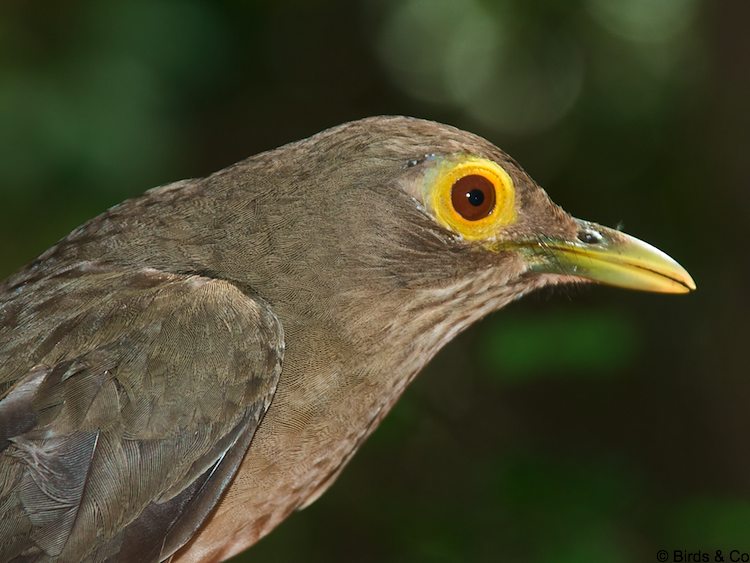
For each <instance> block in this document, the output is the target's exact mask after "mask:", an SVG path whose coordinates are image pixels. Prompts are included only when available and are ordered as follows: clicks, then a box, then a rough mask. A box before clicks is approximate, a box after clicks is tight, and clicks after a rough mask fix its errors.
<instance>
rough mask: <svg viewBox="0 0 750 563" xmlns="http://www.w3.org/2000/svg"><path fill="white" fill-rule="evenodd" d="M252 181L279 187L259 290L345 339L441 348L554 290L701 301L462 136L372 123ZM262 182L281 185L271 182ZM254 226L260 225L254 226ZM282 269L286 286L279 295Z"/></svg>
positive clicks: (271, 191) (668, 269)
mask: <svg viewBox="0 0 750 563" xmlns="http://www.w3.org/2000/svg"><path fill="white" fill-rule="evenodd" d="M244 167H248V168H246V170H247V173H246V174H245V175H244V176H245V177H250V178H253V181H254V182H256V183H257V182H261V185H267V186H269V188H267V189H261V190H260V191H261V192H262V196H261V200H260V201H255V202H254V204H253V206H252V208H253V209H254V210H256V212H257V216H259V217H262V218H263V219H262V220H263V221H264V222H266V223H268V222H269V221H270V222H271V224H267V225H266V227H265V231H264V233H263V237H264V239H263V240H264V241H265V240H266V238H268V237H269V236H270V237H273V238H274V239H275V242H274V243H273V244H272V245H267V244H264V245H263V246H262V247H261V248H272V249H273V252H270V253H269V252H265V253H263V254H262V255H255V256H254V257H253V258H252V260H253V266H254V267H253V269H252V271H254V272H256V273H257V274H258V278H257V279H256V280H252V285H253V287H256V288H260V289H261V294H264V295H268V296H269V299H270V300H271V301H272V302H273V303H275V304H278V305H279V306H280V307H281V308H282V309H283V308H284V304H285V303H287V304H289V306H290V307H292V308H296V309H297V311H296V314H295V316H297V317H299V318H304V317H305V316H306V315H308V314H315V315H319V316H321V315H322V316H323V317H326V318H327V317H331V316H333V315H336V316H338V317H341V316H342V315H343V316H344V317H347V319H343V320H342V319H341V318H337V319H335V321H337V322H341V324H342V325H346V327H347V328H346V329H343V330H346V331H347V332H349V333H360V334H363V335H365V334H366V335H367V336H368V338H369V339H372V337H373V334H374V333H373V330H376V331H377V332H378V333H379V334H380V335H386V334H387V333H389V331H395V332H396V333H397V334H398V335H400V336H398V337H399V338H402V339H403V338H404V335H403V332H404V331H405V330H408V332H409V333H410V334H411V335H413V334H422V333H424V331H429V332H430V333H435V334H436V335H438V336H439V337H438V340H439V341H440V342H439V343H438V342H437V341H436V342H435V345H436V346H437V347H439V345H442V344H444V343H445V342H447V340H449V339H450V338H452V336H454V335H455V334H456V332H458V331H460V330H462V329H463V328H465V327H467V326H468V325H469V324H471V323H472V322H474V321H475V320H477V319H478V318H481V317H482V316H484V315H486V314H488V313H490V312H492V311H494V310H497V309H499V308H501V307H502V306H503V305H505V304H507V303H508V302H509V301H512V300H514V299H517V298H518V297H520V296H522V295H524V294H526V293H528V292H529V291H531V290H534V289H537V288H539V287H542V286H545V285H550V284H559V283H571V282H582V283H583V282H598V283H604V284H609V285H614V286H620V287H625V288H630V289H639V290H646V291H655V292H664V293H684V292H688V291H690V290H693V289H695V284H694V282H693V280H692V278H691V277H690V275H689V274H688V273H687V272H686V271H685V270H684V269H683V268H682V267H681V266H680V265H679V264H677V262H675V261H674V260H672V259H671V258H670V257H669V256H667V255H666V254H664V253H663V252H661V251H659V250H657V249H656V248H654V247H653V246H651V245H649V244H647V243H645V242H642V241H640V240H638V239H636V238H634V237H631V236H629V235H626V234H625V233H622V232H620V231H618V230H614V229H609V228H606V227H602V226H600V225H597V224H595V223H591V222H588V221H583V220H580V219H576V218H574V217H573V216H571V215H569V214H568V213H567V212H565V211H564V210H563V209H562V208H560V207H559V206H557V205H555V204H554V203H553V202H552V201H551V200H550V198H549V197H548V196H547V194H546V192H545V191H544V190H543V189H542V188H541V187H540V186H539V185H537V184H536V182H534V180H532V179H531V177H530V176H529V175H528V174H526V172H524V171H523V169H522V168H521V167H520V166H519V165H518V164H517V163H516V162H515V161H514V160H513V159H512V158H511V157H509V156H508V155H507V154H506V153H504V152H503V151H502V150H500V149H499V148H497V147H496V146H494V145H493V144H492V143H490V142H489V141H487V140H485V139H483V138H481V137H478V136H476V135H473V134H471V133H467V132H465V131H461V130H459V129H456V128H454V127H449V126H446V125H442V124H438V123H434V122H431V121H424V120H420V119H413V118H406V117H374V118H368V119H363V120H359V121H354V122H351V123H347V124H344V125H341V126H338V127H335V128H333V129H329V130H327V131H324V132H322V133H319V134H318V135H315V136H313V137H311V138H309V139H305V140H303V141H300V142H298V143H293V144H291V145H287V146H285V147H281V148H280V149H277V150H275V151H271V152H269V153H264V154H263V155H259V156H258V157H254V158H252V159H250V160H249V161H246V163H245V165H244ZM242 169H243V165H242V164H241V165H240V172H241V171H242ZM261 169H262V170H263V173H264V175H265V174H270V176H271V178H270V179H268V180H265V179H261V180H259V179H258V178H259V174H258V170H261ZM279 178H283V179H284V181H283V182H281V183H280V182H279V180H278V179H279ZM256 193H257V192H256ZM280 210H281V211H280ZM225 216H226V215H225ZM243 222H244V224H245V225H247V224H248V223H252V221H247V220H246V218H244V216H243ZM228 227H230V225H229V224H228ZM245 242H246V240H245ZM261 262H266V263H267V264H268V268H261V267H259V264H260V263H261ZM279 267H282V268H283V272H284V276H285V280H286V281H285V284H284V285H283V286H281V287H275V286H273V279H274V277H275V276H276V275H278V270H279ZM264 272H265V273H264ZM269 280H271V282H270V283H271V284H272V285H271V286H269V285H268V284H269ZM264 285H265V286H266V289H267V291H263V286H264ZM280 291H281V292H283V295H282V294H280V293H279V292H280ZM300 308H301V309H304V310H303V311H300ZM363 311H366V314H363ZM334 324H335V323H334ZM365 324H366V325H368V326H363V325H365ZM355 325H356V326H355ZM357 327H358V328H359V330H357ZM387 340H388V339H387V338H384V340H383V342H386V341H387Z"/></svg>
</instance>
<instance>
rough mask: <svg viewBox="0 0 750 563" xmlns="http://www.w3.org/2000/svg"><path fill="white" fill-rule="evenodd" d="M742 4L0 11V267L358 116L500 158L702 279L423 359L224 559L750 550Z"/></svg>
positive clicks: (588, 302)
mask: <svg viewBox="0 0 750 563" xmlns="http://www.w3.org/2000/svg"><path fill="white" fill-rule="evenodd" d="M749 19H750V3H748V2H746V1H743V0H736V1H711V0H569V1H566V2H555V1H552V0H546V1H545V0H533V1H528V0H527V1H521V0H516V1H512V0H460V1H458V0H402V1H399V2H396V1H377V0H369V1H368V0H360V1H356V2H354V1H346V0H329V1H319V2H312V1H308V2H304V1H302V0H296V1H294V0H293V1H285V2H281V1H279V2H272V1H251V2H240V1H239V0H222V1H216V0H213V1H210V2H209V1H205V2H199V1H197V0H189V1H176V0H175V1H158V0H157V1H154V0H152V1H146V0H138V1H129V2H101V1H93V0H91V1H68V2H28V1H22V0H18V1H16V0H3V2H2V5H1V6H0V241H2V242H1V243H0V277H4V276H6V275H8V274H10V273H11V272H12V271H14V270H15V269H17V268H19V267H20V266H22V265H23V264H24V263H26V262H27V261H29V260H31V259H32V258H33V257H35V256H36V255H37V254H38V253H40V252H41V251H42V250H44V249H45V248H47V247H48V246H49V245H51V244H52V243H53V242H54V241H55V240H57V239H59V238H61V237H63V236H64V235H66V234H67V233H68V232H69V231H70V230H71V229H72V228H74V227H75V226H77V225H79V224H80V223H82V222H83V221H84V220H86V219H88V218H90V217H92V216H94V215H96V214H98V213H99V212H101V211H103V210H104V209H106V208H107V207H108V206H110V205H113V204H115V203H117V202H119V201H121V200H122V199H124V198H126V197H130V196H134V195H136V194H139V193H141V192H143V191H145V190H146V189H148V188H150V187H153V186H156V185H159V184H164V183H168V182H170V181H174V180H177V179H181V178H187V177H193V176H201V175H205V174H208V173H210V172H212V171H215V170H217V169H219V168H222V167H224V166H226V165H228V164H230V163H232V162H234V161H237V160H239V159H242V158H244V157H246V156H248V155H250V154H253V153H256V152H258V151H261V150H264V149H270V148H273V147H276V146H278V145H280V144H283V143H285V142H288V141H292V140H296V139H299V138H302V137H305V136H308V135H310V134H312V133H315V132H317V131H319V130H321V129H323V128H326V127H328V126H332V125H335V124H338V123H341V122H343V121H347V120H350V119H355V118H359V117H363V116H368V115H374V114H382V113H389V114H407V115H414V116H419V117H426V118H431V119H436V120H438V121H443V122H447V123H451V124H454V125H457V126H459V127H462V128H465V129H468V130H471V131H474V132H477V133H480V134H482V135H484V136H486V137H488V138H489V139H491V140H492V141H494V142H495V143H496V144H498V145H499V146H501V147H503V148H504V149H505V150H506V151H508V152H509V153H511V154H512V155H514V156H515V157H516V158H517V159H518V160H519V161H520V162H521V163H522V164H523V165H524V166H525V167H526V168H527V170H528V171H529V172H530V173H531V174H532V176H534V177H535V178H536V179H537V180H538V181H539V182H540V183H541V184H542V185H543V186H545V188H546V189H547V190H548V192H549V193H550V194H551V195H552V197H553V198H554V199H555V201H557V202H558V203H560V204H561V205H563V206H564V207H565V208H566V209H568V210H569V211H571V212H572V213H574V214H575V215H577V216H580V217H584V218H587V219H591V220H595V221H598V222H601V223H603V224H610V225H617V224H622V225H623V227H624V228H625V230H626V231H627V232H629V233H632V234H634V235H636V236H639V237H641V238H644V239H645V240H648V241H650V242H652V243H653V244H655V245H657V246H659V247H660V248H662V249H664V250H665V251H667V252H669V253H670V254H672V255H673V256H674V257H676V258H677V259H678V260H679V261H680V262H681V263H682V264H683V265H684V266H686V267H687V268H688V270H690V272H691V273H692V274H693V276H694V278H695V279H696V281H697V283H698V288H699V290H698V292H697V293H695V294H693V295H690V296H687V297H665V296H657V295H647V294H636V293H628V292H624V291H617V290H612V289H608V288H593V287H592V288H589V287H586V288H582V289H558V290H555V291H554V292H549V291H547V292H542V293H541V294H538V295H535V296H532V297H530V298H527V299H525V300H524V301H522V302H520V303H516V304H514V305H512V306H510V307H508V308H507V309H505V310H504V311H502V312H500V313H497V314H495V315H493V316H491V317H490V318H488V319H486V320H485V321H483V322H482V323H480V324H479V325H478V326H476V327H474V328H473V329H472V330H470V331H468V332H467V333H466V334H464V335H462V336H461V337H460V338H458V339H457V340H456V341H455V342H453V343H452V344H451V345H450V346H448V347H447V349H445V350H444V351H443V352H442V353H441V354H440V355H439V357H438V358H436V359H435V360H434V361H433V363H432V364H431V365H430V367H429V368H428V369H427V370H425V372H424V373H423V374H422V375H421V376H420V377H419V378H418V380H417V381H416V383H415V384H414V385H413V386H412V387H411V388H410V389H409V390H408V392H407V393H406V394H405V396H404V397H403V399H402V400H401V401H400V403H399V404H398V406H397V407H396V408H395V410H394V412H393V413H392V414H391V415H390V416H389V417H388V418H387V419H386V421H385V422H384V423H383V425H382V426H381V428H380V429H379V430H378V431H377V432H376V433H375V434H374V436H373V437H372V438H371V439H370V440H369V441H368V442H367V443H366V444H365V446H364V447H363V448H362V450H361V451H360V452H359V454H358V455H357V456H356V457H355V459H354V461H353V462H352V463H351V464H350V466H349V467H348V468H347V470H346V471H345V472H344V474H343V476H342V477H341V478H340V479H339V481H338V482H337V484H336V485H335V486H334V487H333V488H332V489H331V490H330V492H329V493H327V494H326V495H324V496H323V498H322V499H321V500H319V501H318V502H317V503H316V504H315V505H313V506H312V507H311V508H309V509H307V510H305V511H304V512H301V513H298V514H296V515H294V516H293V517H291V518H290V519H289V520H288V521H287V522H286V523H285V524H283V525H282V526H281V527H280V528H278V529H277V530H276V531H275V532H274V533H273V534H271V535H270V536H269V537H267V538H266V539H264V540H263V541H261V542H260V543H259V544H258V545H257V546H255V547H254V548H253V549H252V550H251V551H250V552H249V553H248V554H246V555H245V558H246V560H247V561H253V562H264V561H269V562H278V561H304V562H318V561H320V562H324V561H325V562H333V561H347V562H348V561H358V562H381V561H396V562H449V561H488V562H489V561H493V562H494V561H519V562H526V561H528V562H578V561H582V562H586V561H592V562H605V563H606V562H621V561H622V562H627V561H655V560H656V558H655V554H656V550H657V549H661V548H664V549H668V550H672V549H687V550H697V549H702V550H704V551H706V550H708V551H710V552H711V553H713V550H715V549H724V550H728V549H732V548H737V549H741V550H745V551H750V448H749V447H748V437H747V429H748V428H750V412H749V411H748V408H747V407H748V405H750V386H749V385H750V380H749V378H748V375H749V373H748V372H749V370H748V367H747V350H748V337H749V336H750V321H749V320H748V318H749V316H750V298H749V297H748V290H750V284H748V281H747V280H748V275H750V259H748V251H747V238H748V235H747V232H746V229H747V228H748V226H749V225H750V189H749V187H750V186H749V184H748V179H747V178H748V173H747V167H748V162H747V158H748V156H747V154H748V148H749V147H750V137H749V136H748V131H750V111H749V110H748V100H750V36H749V35H748V34H747V30H746V25H747V24H746V22H747V21H748V20H749Z"/></svg>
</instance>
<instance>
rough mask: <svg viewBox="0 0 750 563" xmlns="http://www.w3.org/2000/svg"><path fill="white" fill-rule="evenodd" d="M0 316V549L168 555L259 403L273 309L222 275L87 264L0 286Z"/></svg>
mask: <svg viewBox="0 0 750 563" xmlns="http://www.w3.org/2000/svg"><path fill="white" fill-rule="evenodd" d="M60 280H64V283H62V282H61V281H60ZM63 290H64V291H65V296H64V298H56V297H55V295H56V292H59V291H63ZM50 296H52V297H50ZM50 304H52V306H50ZM11 309H12V311H13V315H12V316H8V315H6V316H5V317H3V315H2V312H3V310H6V311H7V310H11ZM3 318H6V319H8V318H12V322H13V324H14V326H13V327H8V326H7V323H6V325H5V326H3V325H2V324H0V389H3V388H4V389H6V391H5V394H4V395H3V396H2V397H0V521H2V524H0V553H2V556H3V557H2V558H3V559H4V560H6V559H14V558H30V559H38V560H55V559H60V560H79V561H104V560H108V559H127V560H130V559H134V560H135V559H137V560H143V561H159V560H163V559H166V558H168V557H169V556H171V555H172V554H173V553H174V552H175V551H176V550H177V549H179V547H181V546H182V545H184V544H185V543H186V542H187V541H188V540H189V539H190V537H192V535H193V534H194V533H195V531H196V530H197V529H198V528H199V527H200V525H201V524H202V522H203V521H204V519H205V518H206V517H207V515H208V514H209V513H210V511H211V509H212V508H213V507H214V506H215V504H216V502H218V499H219V498H220V496H221V494H222V492H223V491H224V489H225V488H226V486H227V485H228V483H229V482H230V481H231V479H232V477H233V476H234V473H235V472H236V470H237V467H238V466H239V463H240V461H241V460H242V458H243V456H244V455H245V453H246V451H247V449H248V447H249V445H250V442H251V440H252V437H253V435H254V433H255V429H256V428H257V426H258V424H259V423H260V420H261V418H262V417H263V415H264V413H265V411H266V410H267V408H268V406H269V405H270V402H271V400H272V397H273V393H274V392H275V389H276V384H277V383H278V377H279V373H280V369H281V367H280V366H281V359H282V355H283V332H282V329H281V326H280V324H279V322H278V320H277V319H276V317H275V316H274V315H273V313H272V312H271V311H270V309H269V308H268V306H267V305H265V304H264V303H262V302H259V301H258V300H256V299H252V298H250V297H248V296H247V295H245V294H244V293H242V292H241V291H240V290H239V289H238V288H236V287H235V286H233V285H231V284H230V283H228V282H225V281H220V280H212V279H208V278H205V277H200V276H185V275H177V274H167V273H164V272H157V271H155V270H146V271H143V270H142V271H138V272H132V273H129V274H123V273H118V272H114V271H112V270H110V269H108V268H107V267H105V266H101V267H99V266H94V265H91V264H87V265H86V267H85V268H80V272H79V275H78V277H76V275H75V272H67V273H66V275H65V276H59V279H57V278H49V279H42V280H38V281H36V282H35V283H34V284H33V285H32V286H30V287H28V286H27V287H23V288H22V291H20V292H19V291H17V290H16V291H14V292H13V294H12V295H11V296H9V295H7V294H6V295H2V294H0V319H3ZM9 329H12V330H9ZM9 335H13V338H9V337H8V336H9Z"/></svg>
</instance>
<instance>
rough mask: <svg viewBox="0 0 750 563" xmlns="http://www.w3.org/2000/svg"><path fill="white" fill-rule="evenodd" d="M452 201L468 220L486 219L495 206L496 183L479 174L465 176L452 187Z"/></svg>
mask: <svg viewBox="0 0 750 563" xmlns="http://www.w3.org/2000/svg"><path fill="white" fill-rule="evenodd" d="M451 203H453V209H455V210H456V212H458V214H459V215H461V217H463V218H464V219H466V220H467V221H478V220H479V219H484V218H485V217H487V216H488V215H489V214H490V213H492V210H493V209H494V208H495V185H494V184H493V183H492V182H491V181H490V180H488V179H487V178H485V177H484V176H480V175H478V174H469V175H468V176H464V177H463V178H461V179H459V180H456V182H455V183H454V184H453V187H452V188H451Z"/></svg>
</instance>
